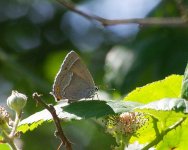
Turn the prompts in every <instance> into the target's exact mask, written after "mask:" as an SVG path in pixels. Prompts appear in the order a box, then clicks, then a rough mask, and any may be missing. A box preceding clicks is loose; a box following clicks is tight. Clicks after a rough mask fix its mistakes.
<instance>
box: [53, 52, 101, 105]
mask: <svg viewBox="0 0 188 150" xmlns="http://www.w3.org/2000/svg"><path fill="white" fill-rule="evenodd" d="M97 90H98V88H97V87H96V86H95V83H94V81H93V78H92V76H91V74H90V72H89V70H88V69H87V67H86V65H85V64H84V63H83V61H82V60H81V59H80V57H79V56H78V54H77V53H76V52H74V51H71V52H69V53H68V54H67V56H66V57H65V59H64V61H63V63H62V65H61V67H60V69H59V71H58V73H57V75H56V77H55V80H54V84H53V89H52V95H53V96H54V97H55V99H56V101H60V100H64V99H68V102H74V101H77V100H80V99H83V98H85V99H87V98H93V97H94V95H95V92H96V91H97Z"/></svg>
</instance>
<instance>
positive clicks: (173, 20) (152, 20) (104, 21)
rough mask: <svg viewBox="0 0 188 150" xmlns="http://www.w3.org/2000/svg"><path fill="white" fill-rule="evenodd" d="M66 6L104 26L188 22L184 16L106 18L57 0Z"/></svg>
mask: <svg viewBox="0 0 188 150" xmlns="http://www.w3.org/2000/svg"><path fill="white" fill-rule="evenodd" d="M57 1H58V2H59V3H60V4H62V5H63V6H64V7H65V8H67V9H69V10H71V11H72V12H75V13H77V14H79V15H81V16H83V17H85V18H86V19H89V20H96V21H98V22H100V23H101V24H102V25H104V26H109V25H118V24H130V23H135V24H139V25H142V26H146V25H163V26H186V25H187V24H188V19H187V18H182V17H169V18H152V17H151V18H134V19H113V20H112V19H105V18H102V17H100V16H96V15H91V14H88V13H86V12H84V11H81V10H79V9H77V8H76V7H75V5H74V4H73V3H70V2H66V1H65V0H57Z"/></svg>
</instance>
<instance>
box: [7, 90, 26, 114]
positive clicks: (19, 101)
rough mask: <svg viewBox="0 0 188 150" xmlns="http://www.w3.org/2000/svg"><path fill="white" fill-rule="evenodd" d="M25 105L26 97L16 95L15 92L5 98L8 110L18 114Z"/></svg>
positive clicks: (19, 94) (20, 94)
mask: <svg viewBox="0 0 188 150" xmlns="http://www.w3.org/2000/svg"><path fill="white" fill-rule="evenodd" d="M26 103H27V96H26V95H24V94H22V93H18V92H17V91H12V94H11V96H9V97H8V98H7V105H8V107H9V108H10V109H12V110H14V111H16V112H17V113H20V112H21V111H22V109H23V108H24V107H25V105H26Z"/></svg>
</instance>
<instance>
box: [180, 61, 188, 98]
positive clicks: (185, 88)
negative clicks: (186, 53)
mask: <svg viewBox="0 0 188 150" xmlns="http://www.w3.org/2000/svg"><path fill="white" fill-rule="evenodd" d="M181 97H182V98H184V99H187V100H188V64H187V67H186V69H185V73H184V78H183V84H182V91H181Z"/></svg>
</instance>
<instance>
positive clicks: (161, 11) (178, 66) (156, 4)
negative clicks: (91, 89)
mask: <svg viewBox="0 0 188 150" xmlns="http://www.w3.org/2000/svg"><path fill="white" fill-rule="evenodd" d="M74 2H75V3H76V5H77V7H78V8H79V9H81V10H83V11H85V12H87V13H92V14H96V15H99V16H101V17H104V18H108V19H121V18H123V19H126V18H144V17H150V16H152V17H169V16H174V17H175V16H176V17H180V15H181V11H180V10H179V7H178V6H177V4H176V3H175V1H173V0H172V1H169V0H163V1H160V0H149V1H148V0H103V1H100V0H90V1H87V0H79V1H78V0H74ZM183 4H184V3H183ZM184 5H185V6H186V5H187V4H186V3H185V4H184ZM186 7H187V6H186ZM70 50H75V51H76V52H78V53H79V54H80V56H81V57H82V59H83V61H84V62H85V63H86V65H87V66H88V68H89V70H90V72H91V74H92V75H93V78H94V80H95V83H96V85H98V86H99V88H100V90H101V91H102V92H99V98H101V99H103V98H107V99H122V98H123V97H124V96H125V95H126V94H127V93H128V92H130V91H131V90H133V89H135V88H136V87H138V86H143V85H145V84H147V83H149V82H152V81H156V80H160V79H163V78H164V77H166V76H168V75H171V74H183V72H184V69H185V66H186V63H187V60H188V27H187V26H171V27H163V26H160V25H159V26H139V25H137V24H128V25H114V26H106V27H104V26H102V25H101V24H100V23H99V22H96V21H94V20H92V21H89V20H86V19H85V18H83V17H82V16H79V15H77V14H75V13H72V12H70V11H68V10H67V9H65V7H63V6H62V5H61V4H59V3H58V2H57V1H55V0H54V1H52V0H33V1H30V0H24V1H23V0H15V1H11V0H1V1H0V89H1V90H0V97H1V100H0V103H1V105H3V106H6V98H7V97H8V96H9V95H10V94H11V91H12V90H18V91H19V92H22V93H25V94H26V95H27V96H28V97H29V100H28V104H27V106H26V108H25V110H24V115H23V117H24V118H25V117H28V116H29V115H31V114H33V113H35V112H37V111H39V110H41V109H42V108H41V107H36V104H35V102H34V101H33V100H32V93H33V92H36V91H37V92H39V93H42V94H43V95H44V99H45V101H46V102H48V103H54V104H55V102H54V99H53V97H52V96H51V95H49V92H50V91H51V88H52V84H53V80H54V77H55V75H56V73H57V71H58V69H59V67H60V65H61V63H62V62H63V59H64V57H65V55H66V54H67V53H68V52H69V51H70ZM112 89H114V90H112ZM63 128H64V129H65V132H66V134H67V136H68V137H69V138H70V139H71V141H72V142H73V143H74V144H73V147H74V149H77V150H79V149H80V150H82V149H87V150H88V149H89V150H92V149H95V148H96V145H97V147H98V149H101V150H103V149H110V145H111V144H114V143H115V139H114V138H113V137H111V136H110V135H108V134H107V133H105V132H104V129H103V128H102V127H101V125H100V124H98V123H96V122H95V121H93V120H89V121H88V120H85V121H72V122H69V123H63ZM53 133H54V126H53V124H49V123H46V124H45V125H44V126H41V127H39V128H37V129H36V130H34V131H33V132H28V133H26V134H25V135H22V142H23V146H24V149H27V150H33V149H35V150H41V149H45V150H52V149H56V148H57V146H58V144H59V141H58V140H57V139H56V138H55V137H54V136H53Z"/></svg>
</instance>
